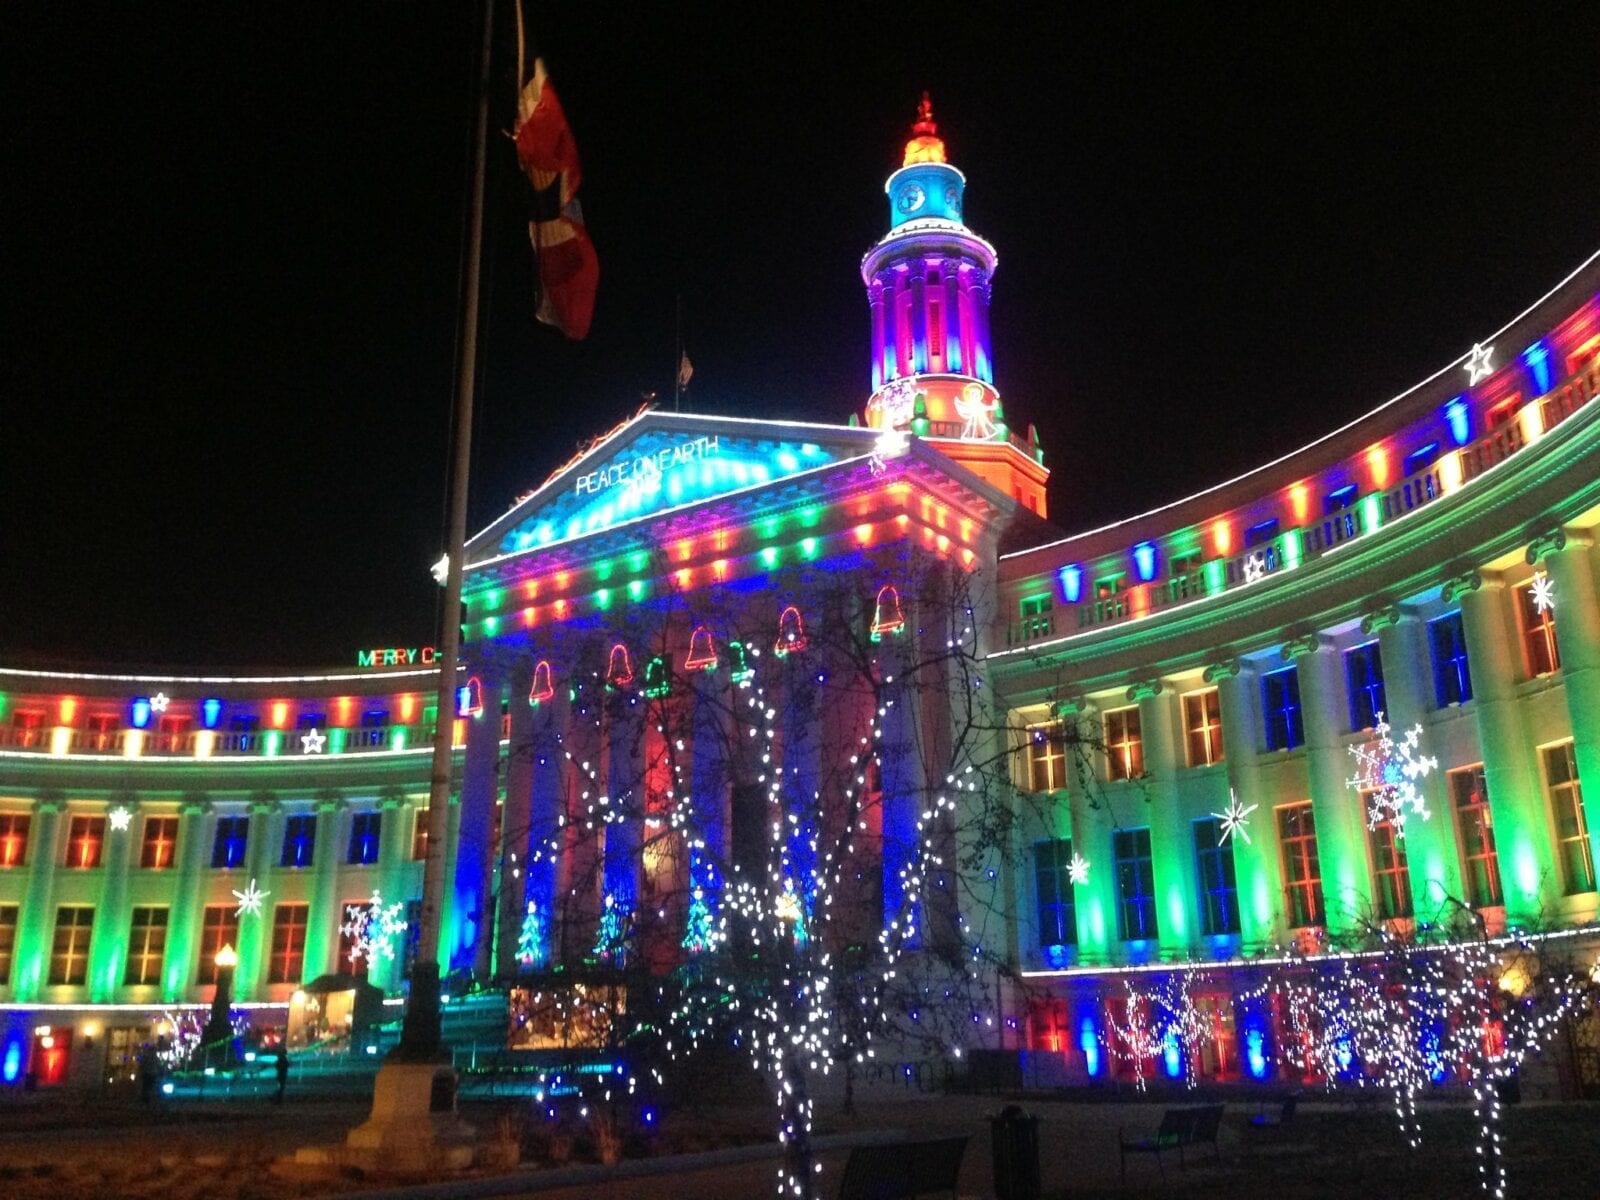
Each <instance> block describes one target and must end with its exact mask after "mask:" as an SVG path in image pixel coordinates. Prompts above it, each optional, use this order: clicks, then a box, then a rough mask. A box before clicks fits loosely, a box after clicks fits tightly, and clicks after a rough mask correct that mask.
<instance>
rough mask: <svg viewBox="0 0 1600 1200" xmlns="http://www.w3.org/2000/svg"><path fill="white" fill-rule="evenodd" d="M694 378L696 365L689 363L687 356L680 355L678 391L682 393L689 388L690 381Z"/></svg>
mask: <svg viewBox="0 0 1600 1200" xmlns="http://www.w3.org/2000/svg"><path fill="white" fill-rule="evenodd" d="M693 378H694V364H693V363H692V362H690V361H689V356H688V355H687V354H680V357H679V359H678V390H679V391H680V392H681V391H683V389H684V388H686V387H688V386H689V380H691V379H693Z"/></svg>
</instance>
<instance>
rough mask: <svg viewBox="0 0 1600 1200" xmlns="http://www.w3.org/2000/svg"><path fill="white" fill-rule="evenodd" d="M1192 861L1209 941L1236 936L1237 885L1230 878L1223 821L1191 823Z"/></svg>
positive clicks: (1228, 844) (1230, 860) (1230, 850)
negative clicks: (1230, 934) (1229, 935)
mask: <svg viewBox="0 0 1600 1200" xmlns="http://www.w3.org/2000/svg"><path fill="white" fill-rule="evenodd" d="M1194 859H1195V870H1196V875H1197V877H1198V879H1199V882H1200V915H1201V919H1202V922H1203V924H1204V927H1205V931H1206V933H1207V934H1208V935H1210V936H1212V937H1220V936H1222V935H1224V934H1229V933H1238V932H1239V885H1238V884H1237V882H1235V879H1234V874H1233V845H1232V843H1231V842H1228V841H1224V840H1223V835H1222V820H1221V819H1220V818H1218V817H1203V818H1201V819H1200V820H1198V821H1196V822H1195V823H1194Z"/></svg>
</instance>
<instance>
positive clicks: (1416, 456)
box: [1401, 442, 1439, 477]
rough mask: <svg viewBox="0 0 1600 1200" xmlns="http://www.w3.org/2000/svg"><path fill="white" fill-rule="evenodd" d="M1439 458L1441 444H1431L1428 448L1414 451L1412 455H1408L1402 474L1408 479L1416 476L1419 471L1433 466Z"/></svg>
mask: <svg viewBox="0 0 1600 1200" xmlns="http://www.w3.org/2000/svg"><path fill="white" fill-rule="evenodd" d="M1438 457H1439V443H1438V442H1429V443H1428V444H1427V445H1426V446H1424V447H1422V449H1420V450H1413V451H1412V452H1411V453H1410V454H1408V455H1406V462H1405V467H1404V468H1403V470H1402V472H1401V473H1402V474H1403V475H1406V476H1408V477H1409V476H1412V475H1415V474H1416V473H1417V472H1418V471H1421V470H1423V469H1424V468H1426V467H1430V466H1432V465H1433V460H1434V459H1436V458H1438Z"/></svg>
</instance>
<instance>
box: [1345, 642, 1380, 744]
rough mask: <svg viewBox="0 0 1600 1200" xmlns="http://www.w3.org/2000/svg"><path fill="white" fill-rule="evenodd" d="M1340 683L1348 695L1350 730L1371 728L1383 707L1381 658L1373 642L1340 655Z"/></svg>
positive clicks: (1376, 721) (1375, 723)
mask: <svg viewBox="0 0 1600 1200" xmlns="http://www.w3.org/2000/svg"><path fill="white" fill-rule="evenodd" d="M1344 681H1345V687H1346V688H1347V689H1348V691H1349V694H1350V728H1351V730H1352V731H1359V730H1362V729H1371V728H1373V727H1374V726H1375V725H1377V723H1378V714H1380V713H1382V712H1383V711H1384V710H1385V708H1386V705H1385V703H1384V695H1383V657H1382V655H1380V654H1379V653H1378V643H1377V642H1367V643H1366V644H1364V645H1361V646H1354V647H1352V648H1351V649H1349V650H1346V651H1345V652H1344Z"/></svg>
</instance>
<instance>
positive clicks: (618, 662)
mask: <svg viewBox="0 0 1600 1200" xmlns="http://www.w3.org/2000/svg"><path fill="white" fill-rule="evenodd" d="M632 682H633V660H632V659H630V658H629V657H628V648H627V647H626V646H624V645H623V644H622V643H621V642H618V643H617V644H616V645H615V646H613V647H611V659H610V661H609V662H607V663H606V686H607V687H608V688H619V687H627V686H628V685H629V684H630V683H632Z"/></svg>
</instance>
